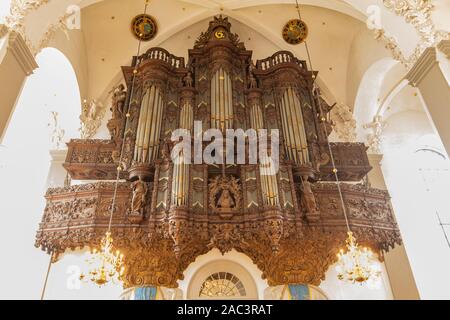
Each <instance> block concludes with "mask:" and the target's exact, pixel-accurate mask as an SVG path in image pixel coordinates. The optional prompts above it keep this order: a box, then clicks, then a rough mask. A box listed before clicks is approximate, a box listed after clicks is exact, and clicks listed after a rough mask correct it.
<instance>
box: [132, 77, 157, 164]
mask: <svg viewBox="0 0 450 320" xmlns="http://www.w3.org/2000/svg"><path fill="white" fill-rule="evenodd" d="M163 104H164V101H163V96H162V94H161V90H160V89H159V88H158V87H157V86H155V85H153V86H151V87H150V88H148V89H147V90H146V93H145V94H144V97H143V98H142V103H141V108H140V111H139V124H138V127H137V133H136V145H135V147H134V161H136V162H137V163H151V162H153V161H154V160H155V159H156V157H157V156H158V148H159V139H160V134H161V123H162V114H163Z"/></svg>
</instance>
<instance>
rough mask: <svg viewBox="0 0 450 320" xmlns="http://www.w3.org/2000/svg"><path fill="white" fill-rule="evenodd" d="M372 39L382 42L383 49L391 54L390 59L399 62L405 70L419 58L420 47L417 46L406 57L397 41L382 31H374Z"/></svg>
mask: <svg viewBox="0 0 450 320" xmlns="http://www.w3.org/2000/svg"><path fill="white" fill-rule="evenodd" d="M374 37H375V40H379V41H382V42H384V44H385V48H386V49H387V50H389V51H390V52H391V55H392V58H393V59H395V60H397V61H400V63H402V64H403V65H404V66H406V67H407V68H409V67H411V66H412V65H413V64H414V62H415V61H416V60H417V59H418V58H419V56H420V53H421V48H420V46H417V47H416V48H415V49H414V52H413V53H412V54H411V55H410V56H409V57H406V56H405V55H404V54H403V51H402V50H401V49H400V46H399V44H398V42H397V40H395V38H394V37H390V36H388V35H386V31H385V30H384V29H375V30H374Z"/></svg>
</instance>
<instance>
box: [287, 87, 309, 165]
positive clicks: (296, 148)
mask: <svg viewBox="0 0 450 320" xmlns="http://www.w3.org/2000/svg"><path fill="white" fill-rule="evenodd" d="M280 113H281V123H282V127H283V134H284V137H285V146H284V147H285V150H286V153H287V155H288V157H289V159H290V160H292V161H294V162H295V163H296V164H298V165H302V164H307V163H308V162H309V156H308V144H307V141H306V133H305V125H304V122H303V115H302V108H301V104H300V100H299V99H298V97H297V94H296V93H295V90H294V89H293V88H292V87H289V88H287V89H286V90H285V92H284V93H283V95H282V97H281V102H280Z"/></svg>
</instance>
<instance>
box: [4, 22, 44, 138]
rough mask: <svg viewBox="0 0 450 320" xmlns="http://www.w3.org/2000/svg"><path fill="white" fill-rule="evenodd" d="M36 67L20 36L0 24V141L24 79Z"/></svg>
mask: <svg viewBox="0 0 450 320" xmlns="http://www.w3.org/2000/svg"><path fill="white" fill-rule="evenodd" d="M37 67H38V65H37V64H36V61H35V60H34V57H33V55H32V53H31V51H30V50H29V48H28V47H27V45H26V44H25V41H24V40H23V38H22V36H21V35H20V34H18V33H17V32H14V31H12V32H7V29H6V27H5V26H4V25H0V83H1V86H0V142H1V141H2V140H3V136H4V134H5V131H6V127H7V125H8V122H9V119H10V118H11V115H12V113H13V111H14V106H15V104H16V101H17V98H18V97H19V95H20V92H21V91H22V87H23V84H24V82H25V79H26V77H27V76H29V75H30V74H32V73H33V70H34V69H36V68H37Z"/></svg>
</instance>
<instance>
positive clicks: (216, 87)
mask: <svg viewBox="0 0 450 320" xmlns="http://www.w3.org/2000/svg"><path fill="white" fill-rule="evenodd" d="M211 127H212V128H216V129H220V130H225V129H232V128H233V85H232V82H231V78H230V75H229V73H228V72H227V71H225V70H223V68H220V69H219V70H217V71H216V72H215V73H214V75H213V77H212V79H211Z"/></svg>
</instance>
